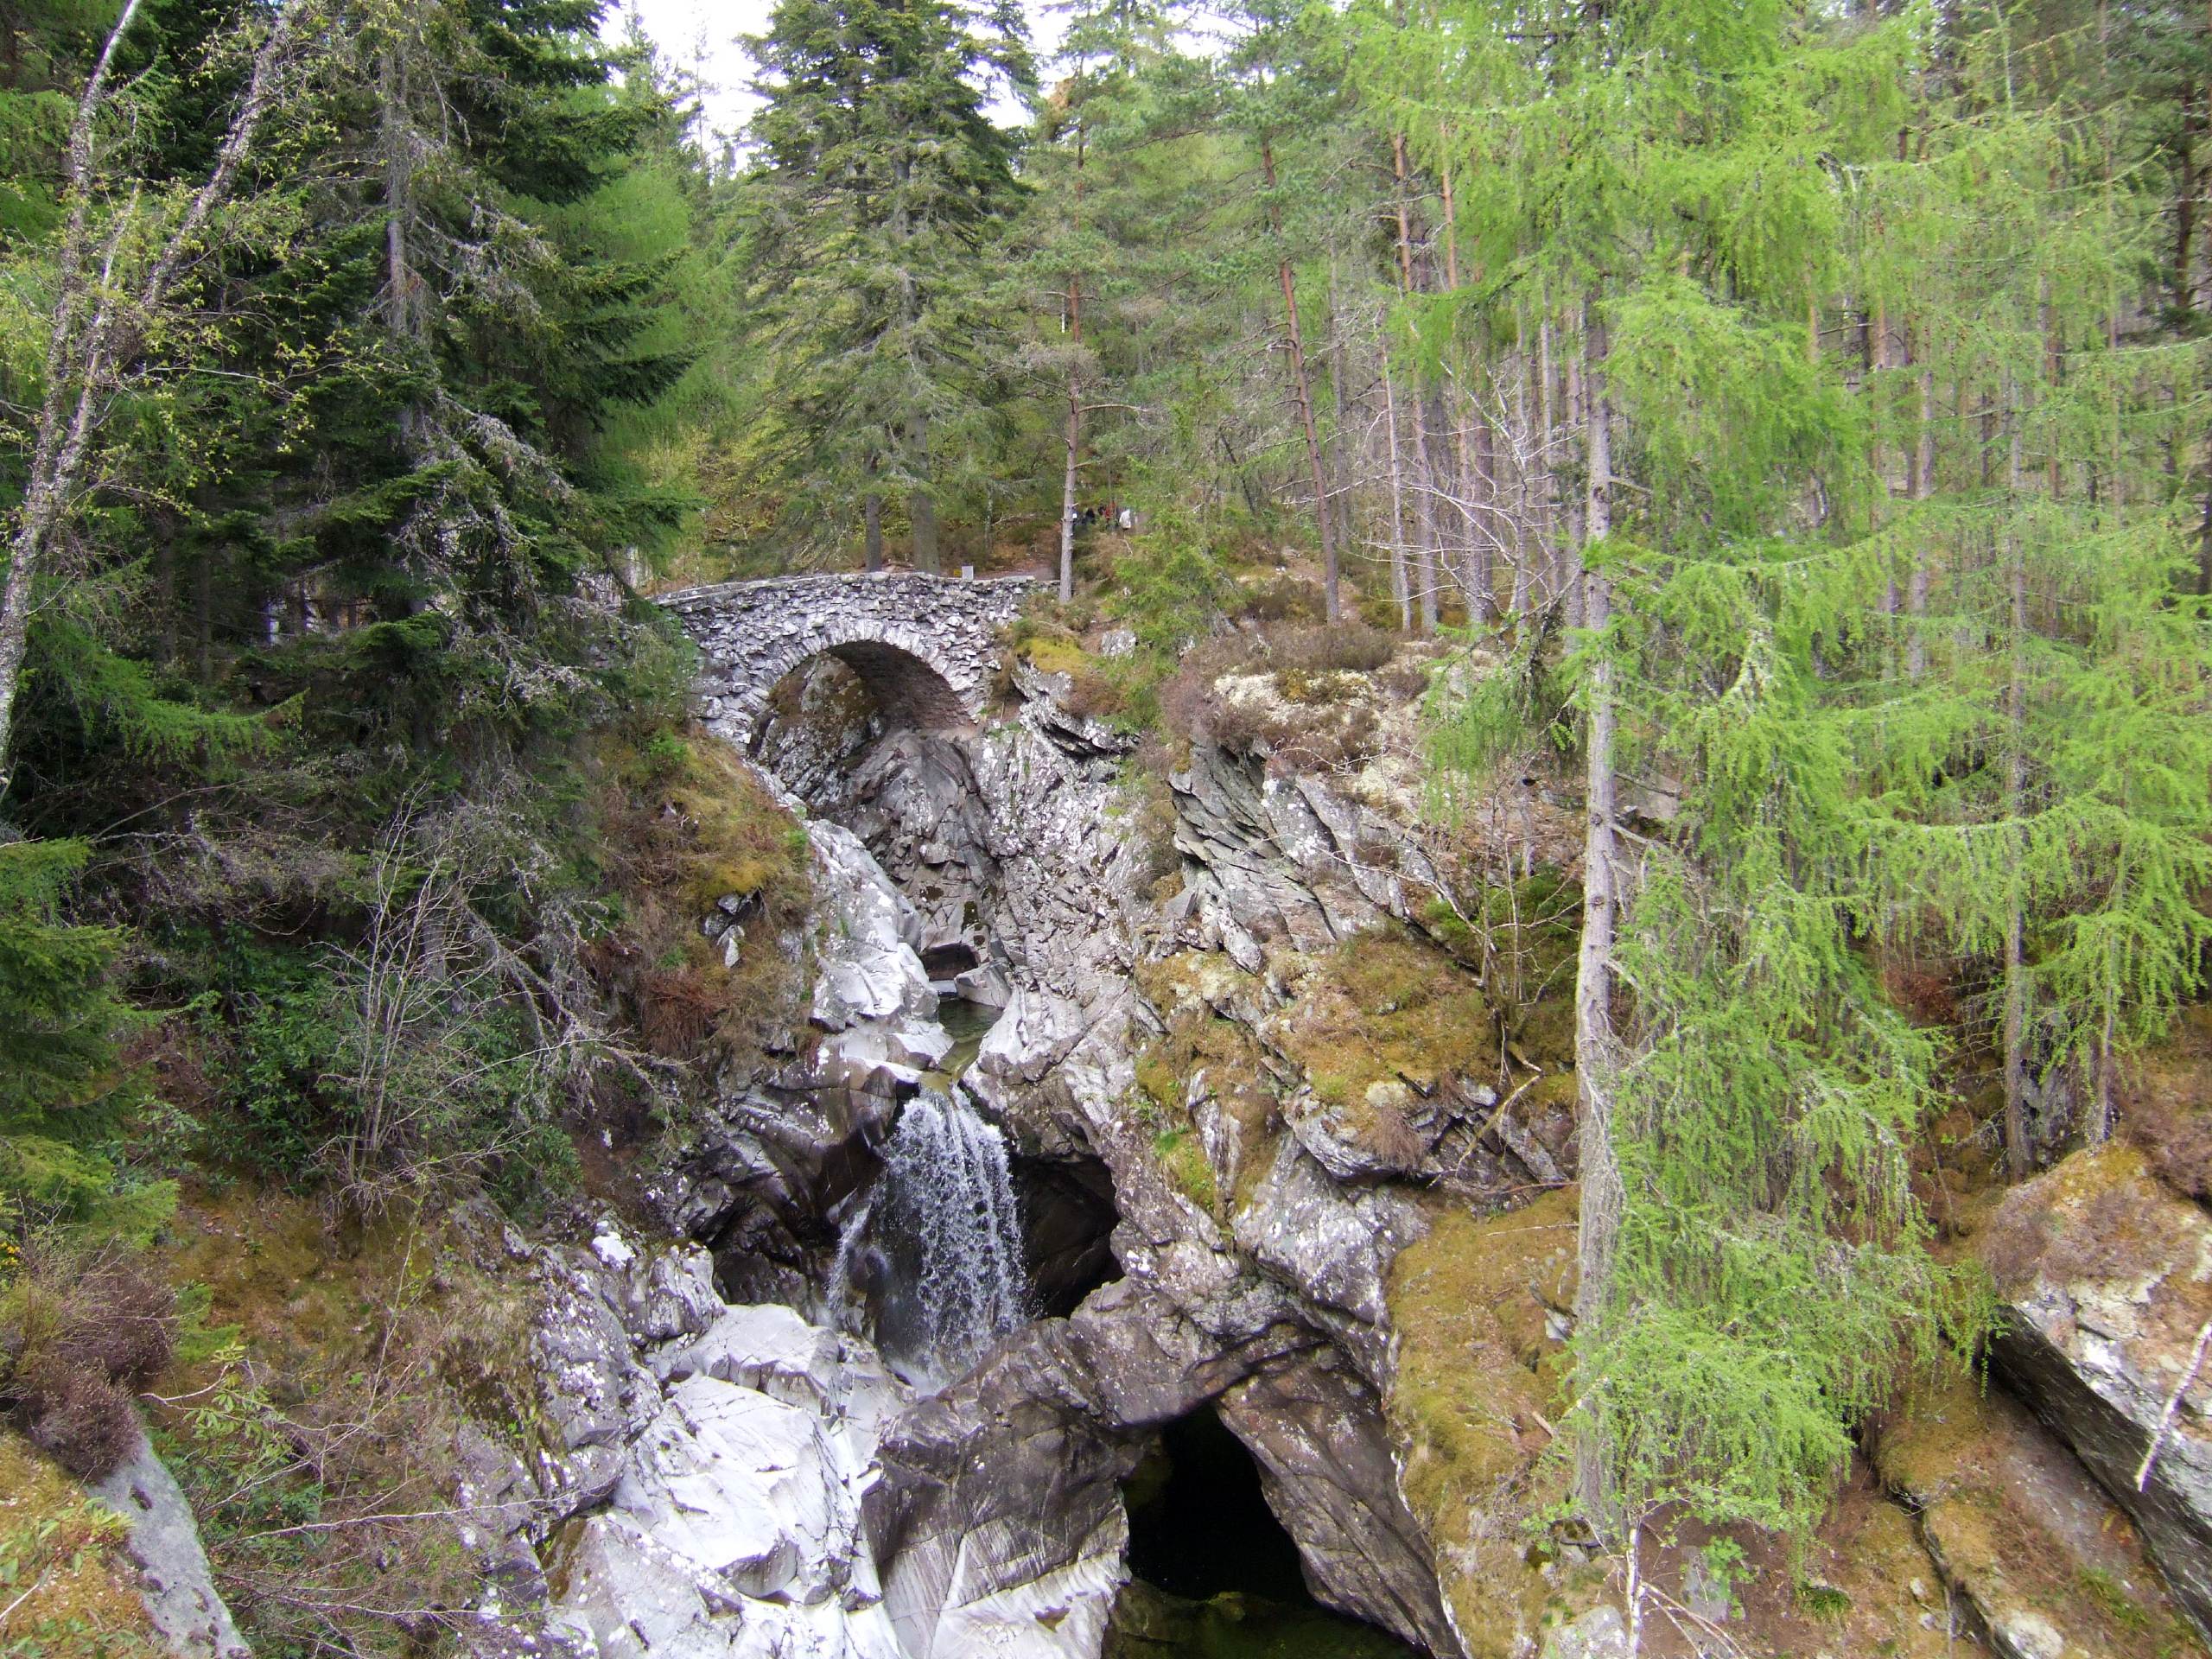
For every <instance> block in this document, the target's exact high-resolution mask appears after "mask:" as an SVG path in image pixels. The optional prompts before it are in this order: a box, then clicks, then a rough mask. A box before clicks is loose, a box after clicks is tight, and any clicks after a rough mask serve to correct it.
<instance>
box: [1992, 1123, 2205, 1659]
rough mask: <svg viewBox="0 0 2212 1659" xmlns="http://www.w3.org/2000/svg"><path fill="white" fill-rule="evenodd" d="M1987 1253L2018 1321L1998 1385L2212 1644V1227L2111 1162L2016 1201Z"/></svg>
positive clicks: (2130, 1163) (2076, 1171)
mask: <svg viewBox="0 0 2212 1659" xmlns="http://www.w3.org/2000/svg"><path fill="white" fill-rule="evenodd" d="M1982 1250H1983V1255H1984V1256H1985V1259H1986V1260H1987V1261H1988V1262H1989V1264H1990V1268H1991V1271H1992V1272H1993V1274H1994V1275H1995V1277H1996V1279H1997V1282H1998V1287H1999V1291H2000V1293H2001V1294H2002V1295H2003V1297H2004V1299H2005V1308H2006V1313H2007V1315H2008V1317H2007V1318H2006V1319H2005V1325H2004V1329H2003V1331H2002V1332H2001V1334H2000V1335H1999V1338H1998V1340H1997V1344H1996V1357H1997V1363H1998V1367H1999V1370H2000V1371H2001V1372H2002V1374H2003V1375H2004V1376H2005V1380H2006V1381H2007V1382H2008V1383H2011V1385H2012V1387H2013V1388H2014V1389H2017V1390H2018V1393H2019V1394H2020V1395H2021V1397H2022V1398H2024V1400H2026V1401H2027V1402H2028V1403H2029V1404H2030V1405H2031V1406H2032V1407H2033V1408H2035V1411H2036V1413H2037V1415H2039V1416H2040V1417H2042V1418H2043V1420H2044V1421H2045V1422H2047V1423H2049V1424H2050V1427H2052V1428H2053V1429H2054V1430H2055V1431H2056V1433H2058V1434H2059V1436H2060V1437H2061V1438H2062V1439H2063V1440H2065V1441H2066V1442H2067V1444H2068V1445H2069V1446H2072V1447H2073V1448H2074V1451H2075V1453H2076V1454H2077V1455H2078V1456H2079V1457H2080V1458H2081V1459H2082V1462H2083V1463H2084V1464H2086V1465H2088V1469H2089V1471H2090V1472H2091V1473H2092V1474H2094V1475H2095V1476H2096V1478H2097V1479H2098V1480H2099V1481H2100V1482H2101V1483H2102V1484H2103V1485H2104V1487H2105V1489H2106V1490H2107V1491H2109V1492H2110V1493H2111V1494H2112V1495H2113V1497H2114V1498H2115V1499H2116V1500H2117V1501H2118V1502H2119V1503H2120V1506H2121V1507H2122V1508H2123V1509H2125V1510H2126V1511H2127V1513H2128V1514H2129V1515H2130V1516H2132V1517H2133V1519H2134V1521H2135V1523H2136V1524H2137V1525H2138V1526H2139V1527H2140V1528H2141V1529H2142V1530H2143V1535H2144V1538H2145V1542H2146V1543H2147V1544H2148V1545H2149V1548H2150V1551H2151V1554H2152V1559H2153V1560H2156V1561H2157V1562H2158V1566H2159V1567H2161V1568H2162V1569H2163V1570H2164V1573H2165V1574H2166V1577H2167V1579H2168V1580H2169V1581H2170V1582H2171V1584H2172V1586H2173V1589H2174V1592H2175V1594H2176V1596H2177V1599H2178V1600H2179V1601H2180V1603H2181V1605H2182V1606H2183V1609H2184V1610H2185V1611H2187V1612H2188V1614H2189V1615H2190V1618H2191V1619H2192V1620H2194V1621H2195V1623H2196V1625H2197V1627H2198V1628H2199V1629H2200V1630H2208V1631H2212V1374H2209V1373H2212V1367H2208V1366H2207V1364H2206V1345H2207V1342H2208V1338H2207V1336H2206V1332H2207V1331H2208V1330H2212V1217H2207V1215H2206V1214H2205V1212H2204V1211H2203V1210H2202V1208H2200V1207H2199V1206H2198V1205H2196V1204H2194V1203H2191V1202H2190V1200H2188V1199H2186V1198H2179V1197H2177V1196H2176V1195H2175V1194H2174V1193H2172V1192H2170V1191H2168V1190H2167V1189H2166V1188H2165V1187H2164V1186H2163V1185H2160V1183H2159V1182H2158V1179H2157V1178H2156V1177H2155V1176H2153V1175H2152V1173H2151V1172H2150V1170H2149V1168H2148V1167H2147V1166H2146V1165H2145V1162H2144V1160H2143V1157H2142V1155H2141V1154H2139V1153H2138V1152H2136V1151H2134V1150H2133V1149H2132V1148H2127V1147H2107V1148H2104V1149H2102V1150H2100V1151H2094V1152H2081V1153H2076V1154H2074V1155H2073V1156H2071V1157H2069V1158H2068V1159H2067V1160H2065V1162H2063V1163H2062V1164H2061V1165H2059V1166H2058V1167H2057V1168H2056V1169H2054V1170H2052V1171H2050V1173H2047V1174H2045V1175H2043V1176H2041V1177H2038V1178H2037V1179H2035V1180H2033V1181H2030V1182H2028V1183H2027V1184H2026V1185H2023V1186H2021V1187H2018V1188H2017V1189H2016V1190H2015V1191H2013V1192H2012V1193H2011V1194H2009V1195H2008V1196H2007V1197H2006V1198H2005V1203H2004V1205H2002V1207H2001V1208H2000V1209H1999V1211H1998V1214H1997V1217H1996V1218H1995V1219H1994V1221H1993V1222H1992V1223H1991V1224H1990V1226H1989V1229H1988V1231H1987V1234H1986V1237H1985V1238H1984V1240H1983V1241H1982Z"/></svg>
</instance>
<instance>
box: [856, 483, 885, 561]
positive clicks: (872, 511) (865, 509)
mask: <svg viewBox="0 0 2212 1659" xmlns="http://www.w3.org/2000/svg"><path fill="white" fill-rule="evenodd" d="M861 523H862V524H863V525H864V526H865V527H866V535H867V550H866V551H865V552H864V553H863V554H862V555H861V558H862V561H863V568H865V569H869V570H880V569H883V494H882V492H881V491H880V490H870V491H869V492H868V494H867V496H866V497H865V498H863V499H862V500H861Z"/></svg>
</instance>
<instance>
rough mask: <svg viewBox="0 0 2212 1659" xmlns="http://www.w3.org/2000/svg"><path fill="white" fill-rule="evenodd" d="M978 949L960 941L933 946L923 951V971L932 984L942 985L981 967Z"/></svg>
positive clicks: (926, 947)
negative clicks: (977, 953)
mask: <svg viewBox="0 0 2212 1659" xmlns="http://www.w3.org/2000/svg"><path fill="white" fill-rule="evenodd" d="M980 962H981V958H979V957H977V956H976V948H975V946H973V945H971V944H963V943H962V942H960V941H958V940H955V941H953V942H952V943H951V944H932V945H928V946H925V948H924V949H923V950H922V970H923V971H924V972H925V973H926V974H927V975H928V976H930V979H931V982H933V983H936V984H939V985H942V984H944V983H945V982H949V981H950V980H953V979H955V978H957V977H958V976H960V975H962V974H964V973H967V972H968V971H969V969H973V968H976V967H977V966H978V965H980Z"/></svg>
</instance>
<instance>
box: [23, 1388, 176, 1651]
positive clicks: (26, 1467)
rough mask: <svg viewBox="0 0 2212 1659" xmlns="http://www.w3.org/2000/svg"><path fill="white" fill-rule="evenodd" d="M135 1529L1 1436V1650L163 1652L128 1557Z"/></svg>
mask: <svg viewBox="0 0 2212 1659" xmlns="http://www.w3.org/2000/svg"><path fill="white" fill-rule="evenodd" d="M129 1536H130V1526H129V1524H128V1523H127V1522H125V1521H124V1518H123V1517H122V1516H119V1515H118V1514H116V1513H115V1512H114V1511H113V1510H110V1509H109V1508H107V1507H106V1506H105V1504H102V1503H96V1502H94V1501H93V1500H92V1498H90V1497H87V1496H86V1493H85V1491H84V1489H83V1488H82V1487H80V1486H79V1485H78V1484H77V1483H76V1482H74V1481H73V1480H71V1479H70V1478H69V1477H68V1476H67V1475H65V1474H64V1473H62V1472H61V1471H60V1469H58V1468H56V1467H55V1466H54V1465H53V1464H52V1463H50V1462H48V1460H47V1459H44V1458H42V1457H41V1456H39V1455H38V1453H36V1452H34V1451H32V1450H31V1448H30V1447H29V1446H28V1445H26V1444H25V1443H24V1441H23V1440H22V1437H20V1436H19V1435H16V1434H15V1433H10V1432H8V1431H6V1430H0V1653H5V1654H10V1655H16V1654H22V1655H31V1654H35V1655H37V1656H39V1659H124V1656H127V1655H132V1654H146V1655H149V1656H150V1655H153V1654H156V1653H158V1652H160V1651H162V1647H161V1643H160V1641H159V1638H158V1637H157V1634H156V1631H155V1630H154V1625H153V1621H152V1620H151V1619H149V1618H148V1617H147V1616H146V1606H145V1603H144V1602H143V1600H142V1599H140V1596H139V1593H138V1581H137V1572H136V1570H135V1569H134V1568H133V1567H131V1565H130V1559H129V1557H128V1556H127V1555H126V1554H125V1553H124V1541H125V1540H126V1539H127V1538H128V1537H129Z"/></svg>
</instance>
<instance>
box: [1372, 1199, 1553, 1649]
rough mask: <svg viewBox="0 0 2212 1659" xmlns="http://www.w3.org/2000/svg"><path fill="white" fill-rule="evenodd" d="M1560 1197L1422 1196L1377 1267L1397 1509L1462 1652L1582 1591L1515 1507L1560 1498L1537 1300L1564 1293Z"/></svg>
mask: <svg viewBox="0 0 2212 1659" xmlns="http://www.w3.org/2000/svg"><path fill="white" fill-rule="evenodd" d="M1574 1218H1575V1196H1574V1193H1573V1191H1572V1190H1571V1189H1567V1190H1562V1191H1560V1192H1548V1193H1546V1194H1545V1195H1544V1196H1543V1197H1542V1198H1539V1199H1537V1200H1536V1201H1535V1203H1534V1204H1531V1205H1528V1206H1527V1207H1526V1208H1524V1209H1521V1210H1516V1211H1511V1212H1510V1213H1508V1214H1505V1215H1502V1216H1493V1217H1477V1216H1475V1215H1473V1214H1471V1213H1470V1212H1469V1211H1467V1210H1466V1209H1465V1207H1464V1206H1462V1205H1457V1204H1452V1203H1449V1202H1446V1201H1443V1200H1436V1201H1433V1203H1432V1204H1431V1205H1430V1206H1429V1212H1428V1219H1429V1230H1428V1233H1427V1236H1425V1237H1423V1238H1422V1239H1421V1240H1420V1241H1419V1242H1417V1243H1414V1244H1413V1245H1411V1246H1409V1247H1408V1249H1405V1250H1403V1251H1402V1252H1401V1253H1400V1255H1399V1256H1398V1259H1397V1261H1396V1262H1395V1265H1394V1266H1393V1267H1392V1268H1391V1273H1390V1284H1389V1298H1390V1316H1391V1322H1392V1325H1393V1326H1394V1327H1395V1330H1396V1332H1397V1333H1398V1372H1397V1377H1396V1380H1395V1385H1394V1386H1393V1388H1392V1389H1391V1390H1390V1394H1389V1399H1388V1401H1387V1402H1386V1405H1387V1409H1388V1413H1389V1422H1390V1427H1391V1432H1392V1435H1393V1437H1394V1439H1395V1440H1396V1442H1397V1445H1398V1447H1399V1452H1400V1457H1401V1465H1402V1468H1403V1470H1404V1477H1403V1479H1402V1483H1401V1484H1402V1491H1404V1494H1405V1497H1406V1501H1407V1503H1408V1506H1409V1507H1410V1508H1411V1509H1412V1510H1413V1512H1414V1516H1415V1518H1416V1519H1418V1520H1419V1521H1420V1522H1421V1525H1422V1527H1423V1529H1424V1530H1425V1531H1426V1532H1427V1535H1428V1537H1429V1539H1430V1541H1432V1542H1433V1544H1434V1546H1435V1548H1436V1552H1437V1559H1438V1562H1439V1565H1440V1568H1441V1571H1442V1575H1443V1581H1444V1586H1445V1589H1446V1593H1447V1594H1448V1595H1449V1596H1450V1598H1451V1599H1452V1608H1453V1611H1454V1612H1455V1613H1456V1615H1457V1617H1458V1618H1459V1628H1460V1630H1462V1631H1463V1632H1464V1633H1465V1635H1466V1637H1467V1639H1468V1642H1469V1654H1470V1659H1510V1656H1514V1655H1517V1654H1520V1653H1522V1652H1524V1651H1526V1650H1528V1649H1527V1647H1526V1644H1527V1643H1529V1642H1530V1641H1531V1640H1532V1639H1533V1638H1534V1637H1535V1635H1536V1634H1537V1632H1538V1631H1539V1630H1541V1628H1542V1626H1543V1625H1544V1624H1546V1623H1547V1622H1548V1618H1547V1615H1548V1614H1549V1615H1550V1616H1551V1617H1553V1618H1556V1617H1557V1616H1559V1615H1560V1613H1561V1612H1562V1611H1564V1610H1565V1609H1566V1608H1567V1605H1568V1604H1569V1603H1570V1601H1572V1600H1573V1599H1574V1598H1575V1596H1576V1595H1577V1594H1579V1593H1580V1591H1581V1589H1583V1588H1584V1586H1576V1585H1573V1584H1571V1583H1569V1582H1567V1577H1566V1576H1563V1575H1562V1573H1561V1572H1560V1570H1559V1569H1557V1568H1554V1571H1552V1572H1550V1573H1547V1572H1545V1571H1544V1570H1543V1567H1544V1564H1543V1561H1542V1559H1541V1556H1542V1551H1541V1549H1540V1548H1539V1547H1538V1544H1537V1542H1536V1541H1535V1540H1534V1539H1533V1538H1532V1537H1531V1536H1530V1535H1529V1533H1528V1531H1527V1529H1526V1522H1527V1521H1528V1520H1529V1517H1530V1516H1533V1515H1535V1514H1536V1513H1537V1512H1538V1511H1540V1510H1542V1509H1544V1508H1545V1507H1546V1506H1547V1505H1548V1504H1549V1503H1552V1502H1553V1501H1554V1499H1556V1498H1557V1497H1559V1496H1560V1490H1559V1480H1560V1472H1559V1471H1558V1470H1557V1469H1556V1468H1555V1467H1554V1465H1552V1464H1551V1463H1549V1462H1548V1461H1547V1460H1545V1459H1544V1458H1543V1453H1544V1452H1545V1451H1546V1449H1547V1448H1548V1446H1550V1444H1551V1440H1552V1427H1551V1425H1553V1424H1554V1423H1556V1422H1557V1421H1559V1418H1558V1414H1559V1411H1560V1406H1559V1403H1558V1402H1557V1398H1556V1395H1557V1383H1558V1373H1559V1368H1560V1352H1561V1351H1560V1344H1558V1342H1557V1341H1555V1340H1554V1338H1553V1337H1552V1335H1551V1325H1552V1320H1551V1318H1550V1315H1551V1314H1552V1313H1553V1311H1554V1310H1555V1309H1559V1308H1563V1307H1565V1306H1567V1304H1568V1303H1569V1302H1570V1301H1571V1300H1572V1299H1573V1272H1574V1224H1575V1219H1574Z"/></svg>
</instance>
